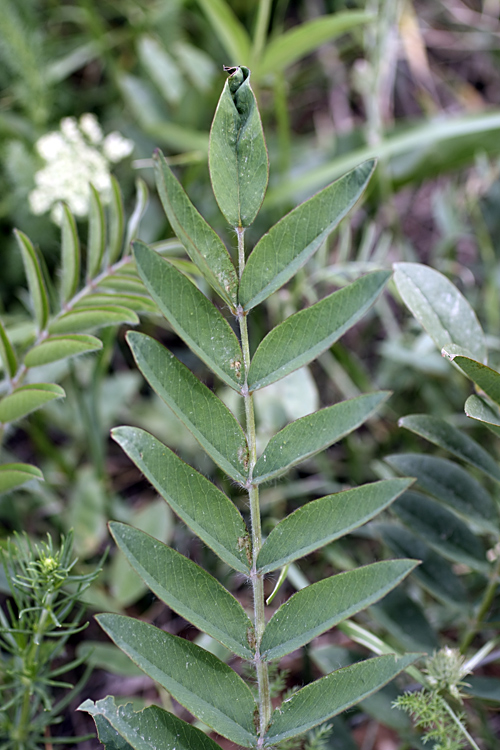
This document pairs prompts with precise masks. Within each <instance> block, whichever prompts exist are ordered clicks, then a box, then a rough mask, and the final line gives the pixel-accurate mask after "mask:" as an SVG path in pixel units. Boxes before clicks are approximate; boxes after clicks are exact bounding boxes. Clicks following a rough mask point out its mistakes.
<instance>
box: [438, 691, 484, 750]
mask: <svg viewBox="0 0 500 750" xmlns="http://www.w3.org/2000/svg"><path fill="white" fill-rule="evenodd" d="M441 700H442V702H443V706H444V708H445V709H446V711H447V712H448V713H449V714H450V716H451V718H452V719H453V721H454V722H455V724H456V725H457V726H458V727H459V729H460V731H461V732H462V734H463V735H464V737H466V739H467V741H468V742H469V743H470V745H471V747H472V748H474V750H479V747H478V745H477V744H476V743H475V742H474V740H473V739H472V737H471V736H470V734H469V732H468V731H467V729H466V728H465V727H464V725H463V724H462V722H461V721H460V719H459V718H458V716H457V715H456V713H455V712H454V711H453V709H452V708H451V706H449V705H448V703H447V701H445V700H444V698H441Z"/></svg>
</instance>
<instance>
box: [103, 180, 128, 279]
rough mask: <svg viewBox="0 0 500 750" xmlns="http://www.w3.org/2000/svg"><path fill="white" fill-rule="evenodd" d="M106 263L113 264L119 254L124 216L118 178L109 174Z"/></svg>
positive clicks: (121, 245) (121, 246)
mask: <svg viewBox="0 0 500 750" xmlns="http://www.w3.org/2000/svg"><path fill="white" fill-rule="evenodd" d="M108 224H109V229H108V254H107V260H108V265H113V263H115V262H116V261H117V260H118V258H119V257H120V255H121V252H122V248H123V231H124V226H125V217H124V210H123V197H122V192H121V190H120V185H119V184H118V180H117V179H116V177H114V175H111V201H110V204H109V208H108Z"/></svg>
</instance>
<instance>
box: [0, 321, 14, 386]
mask: <svg viewBox="0 0 500 750" xmlns="http://www.w3.org/2000/svg"><path fill="white" fill-rule="evenodd" d="M0 360H1V361H2V365H3V369H4V371H5V374H6V376H7V377H8V378H13V377H14V375H15V374H16V372H17V357H16V353H15V351H14V347H13V346H12V344H11V343H10V339H9V337H8V336H7V332H6V330H5V328H4V327H3V324H2V321H1V320H0Z"/></svg>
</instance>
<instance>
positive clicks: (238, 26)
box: [198, 0, 251, 63]
mask: <svg viewBox="0 0 500 750" xmlns="http://www.w3.org/2000/svg"><path fill="white" fill-rule="evenodd" d="M198 4H199V5H201V7H202V8H203V11H204V13H205V14H206V15H207V17H208V20H209V21H210V24H211V25H212V28H213V30H214V32H215V35H216V36H217V38H218V40H219V42H220V43H221V45H222V46H223V47H224V50H225V52H226V54H227V55H228V56H229V58H230V59H231V60H233V61H234V62H235V61H236V60H242V61H243V62H244V63H246V62H248V57H249V55H250V46H251V41H250V37H249V36H248V34H247V31H246V29H245V27H244V26H243V24H242V23H240V21H239V20H238V18H237V16H236V15H235V14H234V11H233V10H232V8H231V6H230V4H229V3H227V2H225V0H198Z"/></svg>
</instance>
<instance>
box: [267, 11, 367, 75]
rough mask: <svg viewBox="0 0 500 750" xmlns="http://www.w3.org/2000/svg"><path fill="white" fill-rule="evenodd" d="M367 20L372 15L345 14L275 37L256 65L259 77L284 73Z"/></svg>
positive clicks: (353, 12) (310, 23)
mask: <svg viewBox="0 0 500 750" xmlns="http://www.w3.org/2000/svg"><path fill="white" fill-rule="evenodd" d="M370 21H373V16H372V15H370V14H369V13H364V12H363V11H347V12H345V13H335V14H331V15H325V16H320V17H319V18H314V19H313V20H312V21H306V22H305V23H302V24H300V25H298V26H295V27H293V28H291V29H290V30H289V31H285V32H284V33H283V34H278V35H276V36H275V37H274V39H272V40H271V41H270V42H269V44H268V45H267V48H266V51H265V53H264V57H263V59H262V62H261V64H260V65H259V69H258V75H259V78H260V77H261V76H263V75H266V74H268V73H278V72H280V71H282V70H284V69H285V68H287V67H288V66H289V65H292V64H293V63H294V62H296V61H297V60H300V59H301V58H302V57H304V55H307V54H309V53H310V52H314V51H315V50H317V49H318V47H320V46H321V45H322V44H325V43H326V42H329V41H330V40H331V39H335V37H337V36H339V35H340V34H345V33H346V32H348V31H350V30H351V29H353V28H356V27H357V26H359V25H361V24H363V23H368V22H370Z"/></svg>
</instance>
